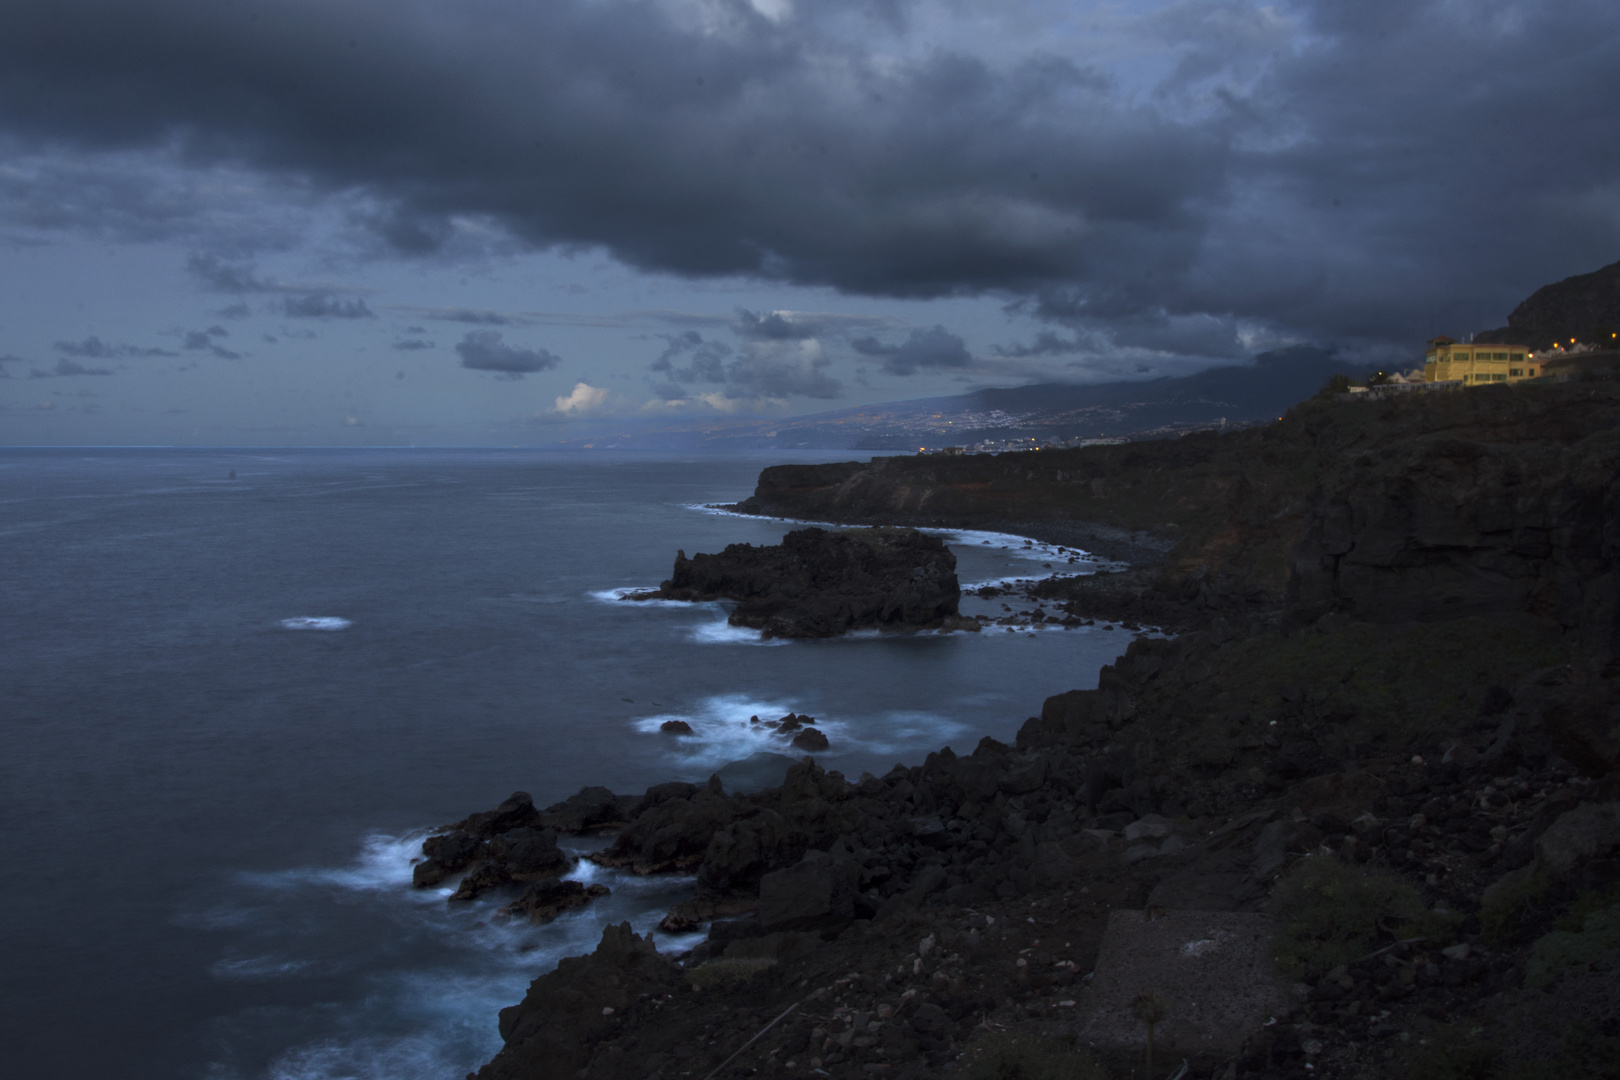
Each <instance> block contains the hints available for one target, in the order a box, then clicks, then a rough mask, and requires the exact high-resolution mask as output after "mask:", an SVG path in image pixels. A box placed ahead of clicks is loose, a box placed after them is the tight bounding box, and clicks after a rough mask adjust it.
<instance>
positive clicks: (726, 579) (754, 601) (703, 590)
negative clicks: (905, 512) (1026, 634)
mask: <svg viewBox="0 0 1620 1080" xmlns="http://www.w3.org/2000/svg"><path fill="white" fill-rule="evenodd" d="M960 596H961V590H960V588H959V586H958V584H957V580H956V556H955V555H953V554H952V553H951V551H950V549H949V548H947V547H946V546H945V544H944V543H943V542H942V541H941V540H940V539H939V537H937V536H930V535H928V534H926V533H921V532H918V531H917V530H915V529H906V528H899V529H894V528H864V529H815V528H812V529H796V530H794V531H793V532H790V533H788V534H787V535H786V536H784V537H782V542H781V543H780V544H775V545H762V546H758V547H756V546H755V545H753V544H729V545H727V546H726V549H725V550H724V551H721V552H718V553H716V554H704V553H699V554H696V555H693V556H692V557H691V558H687V557H686V552H684V551H681V552H678V553H677V554H676V556H675V569H674V571H673V572H672V573H671V574H670V577H669V580H668V581H665V582H664V583H663V584H662V585H660V586H659V587H658V588H657V589H652V590H648V591H646V592H640V593H632V594H630V596H629V599H632V600H650V599H660V600H687V601H703V600H730V601H734V602H735V603H736V605H737V606H736V607H735V608H734V609H733V610H732V612H731V615H730V618H729V621H730V623H731V625H733V626H745V627H749V628H751V629H755V630H758V631H760V632H761V633H763V634H764V635H766V636H767V637H782V638H815V637H833V636H835V635H838V634H843V633H846V632H848V631H850V630H859V629H879V630H927V629H947V630H967V629H977V628H978V626H977V624H976V623H975V622H974V621H973V620H972V619H964V618H962V617H961V616H960V615H958V614H957V603H958V599H959V597H960Z"/></svg>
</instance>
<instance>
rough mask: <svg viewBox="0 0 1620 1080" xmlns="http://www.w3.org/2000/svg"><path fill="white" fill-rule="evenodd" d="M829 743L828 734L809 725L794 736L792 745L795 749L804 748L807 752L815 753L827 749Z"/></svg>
mask: <svg viewBox="0 0 1620 1080" xmlns="http://www.w3.org/2000/svg"><path fill="white" fill-rule="evenodd" d="M829 745H830V744H829V743H828V742H827V736H825V735H823V734H822V733H821V732H820V731H818V730H816V729H815V728H813V727H807V728H805V729H804V730H803V731H801V732H799V733H798V734H797V735H795V736H793V743H792V746H793V748H794V749H795V750H803V751H805V752H807V753H811V754H814V753H819V752H820V751H822V750H825V749H827V747H828V746H829Z"/></svg>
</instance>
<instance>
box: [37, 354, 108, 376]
mask: <svg viewBox="0 0 1620 1080" xmlns="http://www.w3.org/2000/svg"><path fill="white" fill-rule="evenodd" d="M111 374H113V372H112V370H111V369H109V368H93V367H86V366H85V365H83V364H81V363H79V362H78V361H77V360H69V359H68V358H67V357H65V356H64V357H62V358H60V359H58V360H57V361H56V366H55V367H53V368H52V369H51V370H49V371H41V370H39V368H34V369H33V370H32V371H30V372H29V373H28V377H29V378H30V379H56V378H65V377H70V376H74V375H111Z"/></svg>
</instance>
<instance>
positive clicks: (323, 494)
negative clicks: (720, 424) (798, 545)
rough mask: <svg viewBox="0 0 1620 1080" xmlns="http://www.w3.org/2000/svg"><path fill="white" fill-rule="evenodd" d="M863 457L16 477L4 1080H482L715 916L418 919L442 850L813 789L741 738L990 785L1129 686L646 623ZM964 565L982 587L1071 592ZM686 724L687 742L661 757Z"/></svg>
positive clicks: (168, 454)
mask: <svg viewBox="0 0 1620 1080" xmlns="http://www.w3.org/2000/svg"><path fill="white" fill-rule="evenodd" d="M849 456H850V455H849V454H847V453H846V454H825V453H823V454H813V455H812V454H803V453H801V454H797V455H795V454H791V453H789V454H784V453H781V452H772V453H770V454H763V453H762V454H757V455H756V454H729V455H700V454H690V453H686V454H682V453H634V452H602V451H579V452H562V451H529V450H466V451H454V450H414V449H398V450H280V449H275V450H253V449H200V450H167V449H5V450H0V566H3V567H4V571H3V574H4V576H3V577H0V738H3V740H4V752H3V754H0V809H3V818H0V820H3V823H4V830H3V834H0V835H3V839H0V845H3V846H0V851H3V853H4V860H5V866H6V868H7V871H8V872H7V874H6V875H5V878H4V884H3V885H0V890H3V901H0V902H3V908H0V910H3V913H4V918H3V920H0V949H3V955H4V956H5V957H6V958H7V975H8V977H7V978H6V980H5V991H4V992H5V1002H4V1008H3V1009H0V1033H3V1035H4V1040H5V1043H4V1045H5V1046H6V1051H5V1059H6V1060H7V1061H8V1062H9V1064H8V1066H7V1069H6V1071H7V1072H8V1073H9V1074H11V1075H17V1076H51V1077H57V1078H78V1077H86V1078H88V1077H96V1078H98V1080H100V1078H105V1077H108V1076H118V1077H125V1078H146V1077H153V1078H157V1077H162V1078H206V1080H238V1078H240V1080H250V1078H251V1080H259V1078H275V1080H283V1078H285V1080H335V1078H338V1077H353V1078H364V1080H371V1078H378V1080H381V1078H389V1080H416V1078H427V1077H434V1078H443V1077H459V1076H462V1075H464V1074H465V1073H466V1072H468V1071H469V1070H472V1069H475V1068H476V1067H477V1066H478V1065H479V1064H481V1063H482V1062H484V1061H486V1060H488V1058H489V1057H490V1056H491V1055H492V1054H493V1053H494V1052H495V1051H496V1050H497V1049H499V1046H500V1039H499V1036H498V1035H497V1033H496V1013H497V1011H498V1010H499V1009H500V1008H501V1007H503V1006H506V1005H510V1004H513V1003H515V1002H516V1001H518V1000H519V999H520V998H521V997H522V995H523V991H524V988H525V987H526V986H527V984H528V982H529V980H531V979H533V978H534V977H535V976H537V975H539V974H541V973H543V972H544V971H546V970H549V969H550V968H551V967H552V966H554V965H555V963H556V961H557V960H558V959H559V958H560V957H563V956H568V955H575V954H578V953H582V952H588V951H590V949H591V948H593V947H594V945H595V943H596V940H597V939H598V938H599V937H600V934H601V927H602V925H603V924H604V923H606V922H609V921H611V922H618V921H621V920H625V919H628V920H630V921H631V922H632V923H633V924H634V925H635V926H636V928H637V929H638V930H641V929H647V928H650V927H652V926H654V925H655V924H656V923H657V921H658V919H659V918H660V917H661V916H662V914H663V912H664V911H665V910H667V909H668V907H669V906H670V905H671V904H673V903H674V902H675V901H677V900H679V899H681V898H682V897H683V896H684V895H686V891H687V890H688V889H689V888H690V882H689V881H686V880H681V879H670V878H643V879H636V878H632V877H630V876H628V875H625V874H623V873H618V872H609V871H604V870H599V869H595V868H593V867H592V866H591V864H589V863H586V862H582V863H581V864H580V871H579V873H578V874H576V875H573V876H576V877H581V876H584V877H585V878H586V879H587V880H595V881H600V882H602V883H604V884H606V885H608V886H609V887H610V888H611V889H612V890H613V892H612V895H611V896H609V897H608V898H606V899H605V900H603V901H600V902H598V903H597V904H596V905H594V906H593V907H591V908H588V909H585V910H584V911H582V912H579V913H577V914H574V915H571V916H567V917H564V918H562V919H559V920H558V921H557V922H555V923H553V924H550V925H549V926H545V927H530V926H527V925H515V924H513V923H511V922H507V921H503V920H501V919H499V918H496V917H495V908H496V907H497V906H498V903H499V901H498V900H489V901H487V902H486V901H482V900H481V901H479V902H475V903H473V904H471V905H465V906H457V907H451V906H450V905H449V904H448V903H447V902H446V899H445V897H446V893H447V891H448V890H439V889H433V890H416V889H413V888H411V886H410V865H411V857H412V856H413V854H415V852H416V848H417V845H418V844H419V843H420V841H421V838H422V836H423V835H424V834H425V833H426V831H427V830H429V829H431V828H433V827H434V826H437V825H442V824H444V823H447V822H450V821H454V820H456V819H458V818H460V817H463V816H465V815H466V814H468V813H470V812H472V811H475V810H482V809H488V808H490V807H492V806H494V805H495V804H496V803H498V802H500V801H501V800H502V799H503V798H505V797H506V796H507V795H509V794H511V793H512V792H513V791H517V790H523V791H528V792H530V793H531V794H532V795H533V796H534V799H535V801H536V803H537V804H539V805H541V806H544V805H546V804H548V803H550V802H554V801H557V800H559V799H562V798H564V797H566V796H567V795H570V794H572V793H573V792H575V791H577V790H578V789H579V788H581V787H582V786H585V785H588V784H601V785H605V786H607V787H610V788H612V789H613V790H614V791H618V792H633V793H639V792H640V791H642V790H643V789H645V788H646V787H647V786H648V785H650V784H653V783H658V782H662V781H665V780H671V779H685V780H703V779H706V778H707V777H708V776H709V774H710V773H711V772H713V771H714V770H715V769H716V768H718V767H719V766H720V765H722V764H724V763H726V762H728V761H732V760H735V759H739V758H743V757H746V756H748V755H749V754H751V753H753V752H755V751H756V750H760V749H771V750H783V751H785V750H786V749H787V748H786V747H784V746H782V745H781V744H780V743H779V742H778V741H777V740H776V737H775V736H773V735H771V734H770V733H769V732H761V731H759V730H757V729H754V730H750V726H749V725H748V723H747V720H748V717H749V716H750V715H759V716H761V717H765V718H772V717H775V716H780V715H782V714H784V713H787V712H789V711H794V712H799V713H807V714H810V715H812V716H814V717H816V718H817V723H816V726H817V727H819V728H821V729H822V730H823V731H825V732H826V733H827V735H828V737H829V739H830V740H831V743H832V745H831V748H830V750H829V751H828V752H826V753H824V754H820V755H817V760H818V761H820V762H821V763H822V764H823V765H825V766H827V767H828V768H834V769H840V770H842V771H843V772H844V773H845V774H846V775H847V776H849V777H850V778H852V779H853V778H856V777H858V776H859V775H860V773H861V772H862V771H868V770H869V771H872V772H874V773H882V772H884V771H887V770H888V769H889V768H890V767H892V766H893V765H894V764H895V763H896V762H905V763H907V764H913V763H918V762H920V761H921V760H922V758H923V756H924V755H925V754H926V753H928V752H929V751H931V750H935V749H938V748H939V747H941V746H944V745H950V746H952V747H953V748H954V749H956V750H957V751H958V752H961V753H966V752H969V751H971V750H972V748H973V746H974V745H975V744H977V742H978V741H979V739H980V738H981V737H982V736H985V735H991V736H994V737H996V738H999V739H1003V740H1007V741H1010V740H1011V739H1012V737H1013V736H1014V734H1015V733H1016V731H1017V729H1018V727H1019V725H1020V724H1022V722H1023V721H1024V719H1025V718H1026V717H1027V716H1029V715H1030V714H1031V713H1034V712H1038V711H1039V709H1040V704H1041V700H1042V699H1043V698H1044V697H1045V696H1046V695H1048V694H1052V693H1058V692H1061V691H1064V690H1068V689H1072V688H1075V687H1089V686H1094V685H1095V684H1096V677H1097V671H1098V669H1099V667H1100V666H1101V665H1103V664H1105V663H1108V662H1110V661H1111V660H1112V659H1113V658H1114V657H1115V656H1116V655H1118V654H1119V653H1120V652H1122V651H1123V650H1124V647H1125V645H1126V643H1127V642H1128V640H1129V634H1128V633H1126V632H1125V631H1123V630H1116V629H1112V628H1110V629H1104V628H1103V627H1102V626H1094V627H1084V628H1078V629H1073V630H1043V631H1041V632H1039V633H1033V634H1030V633H1022V632H1020V633H1007V632H1003V631H1000V630H997V631H993V632H985V633H981V634H949V635H939V634H921V635H914V636H894V635H877V634H868V635H856V636H852V637H848V638H842V639H836V640H829V641H798V642H791V643H782V642H766V641H762V640H761V639H760V638H759V637H758V636H757V635H755V634H754V633H752V632H746V631H739V630H736V629H733V628H731V627H729V626H727V625H726V622H725V616H726V613H725V611H724V610H723V609H722V607H721V606H720V605H712V604H703V605H678V604H644V603H634V602H628V601H624V600H622V599H620V598H619V596H618V591H619V590H622V589H626V588H631V587H637V586H641V587H646V586H654V585H656V584H657V583H658V582H659V581H660V580H662V579H663V578H664V577H666V576H667V575H668V573H669V569H670V566H671V564H672V563H673V560H674V557H675V551H676V549H678V548H681V549H685V550H686V551H687V552H688V553H689V554H690V553H693V552H696V551H714V550H718V549H719V548H720V547H723V546H724V545H725V544H728V543H736V542H750V543H756V544H759V543H774V542H776V541H777V540H779V539H780V537H781V535H782V534H783V532H784V531H786V530H787V529H788V528H791V527H793V526H792V525H791V524H790V523H784V522H780V521H769V520H761V519H754V518H745V517H739V516H736V515H728V514H724V513H716V512H713V511H711V510H708V509H705V507H706V505H707V504H711V503H716V502H733V501H736V500H737V499H739V498H742V497H744V496H746V495H747V494H749V493H750V492H751V491H752V490H753V486H754V481H755V478H756V477H757V475H758V472H759V470H760V469H761V468H762V467H764V466H765V465H768V464H772V463H775V462H779V461H785V460H823V461H831V460H841V459H847V458H848V457H849ZM948 540H949V542H951V544H952V546H953V549H954V550H955V551H956V552H957V555H958V560H959V562H958V575H959V577H960V578H961V580H962V582H963V583H964V585H967V584H972V583H977V582H983V581H991V580H999V579H1004V578H1008V577H1029V576H1034V575H1038V574H1042V573H1045V572H1047V571H1045V570H1044V568H1042V566H1041V563H1042V562H1056V553H1055V552H1053V551H1051V550H1049V549H1045V548H1043V547H1041V546H1040V545H1035V546H1033V547H1026V546H1024V545H1023V544H1022V542H1021V541H1019V540H1018V539H1016V538H1010V537H1005V536H997V535H991V534H973V533H960V534H952V535H950V536H949V537H948ZM1064 565H1065V568H1066V569H1070V570H1074V569H1077V568H1083V567H1084V563H1082V564H1079V566H1078V567H1077V566H1075V565H1069V564H1064ZM977 603H979V604H980V605H981V608H986V609H987V607H988V602H985V601H978V602H977ZM964 609H965V610H973V609H972V608H971V607H970V606H968V605H964ZM997 609H998V610H999V605H997ZM677 718H678V719H684V720H686V721H687V722H688V723H690V724H691V726H692V727H693V729H694V730H695V732H696V737H695V738H694V739H691V740H681V739H673V738H671V737H669V736H666V735H662V734H660V733H659V731H658V727H659V725H660V724H661V723H662V722H663V721H665V720H669V719H677ZM573 846H574V847H575V848H576V849H577V850H584V849H586V848H588V847H589V846H590V844H589V843H588V842H583V841H581V842H575V843H574V845H573ZM686 944H690V942H683V941H681V940H671V939H668V938H663V939H661V940H660V947H661V948H664V949H679V948H681V947H682V946H683V945H686Z"/></svg>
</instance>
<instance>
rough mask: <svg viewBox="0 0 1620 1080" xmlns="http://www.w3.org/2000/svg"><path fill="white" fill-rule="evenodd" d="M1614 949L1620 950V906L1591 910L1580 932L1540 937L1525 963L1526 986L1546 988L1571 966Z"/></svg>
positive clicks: (1562, 931)
mask: <svg viewBox="0 0 1620 1080" xmlns="http://www.w3.org/2000/svg"><path fill="white" fill-rule="evenodd" d="M1614 949H1620V905H1617V906H1615V907H1606V908H1599V909H1598V910H1596V911H1593V912H1591V913H1590V914H1589V915H1587V916H1586V918H1585V919H1584V920H1583V921H1582V924H1581V929H1580V930H1579V931H1578V932H1571V931H1568V930H1554V931H1553V932H1552V933H1550V934H1545V935H1543V936H1542V937H1540V938H1538V939H1537V940H1536V943H1535V944H1534V945H1533V946H1531V948H1530V960H1529V962H1528V963H1527V964H1526V965H1525V970H1524V981H1525V985H1527V986H1533V987H1535V988H1536V989H1538V990H1541V989H1544V988H1546V987H1548V986H1550V985H1552V982H1553V980H1554V979H1556V978H1558V976H1559V975H1560V974H1562V973H1563V972H1564V971H1566V970H1568V969H1569V968H1572V967H1575V966H1577V965H1585V964H1587V963H1590V962H1591V961H1592V960H1594V959H1596V958H1598V957H1600V956H1602V955H1603V954H1604V953H1606V952H1610V951H1611V950H1614Z"/></svg>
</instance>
